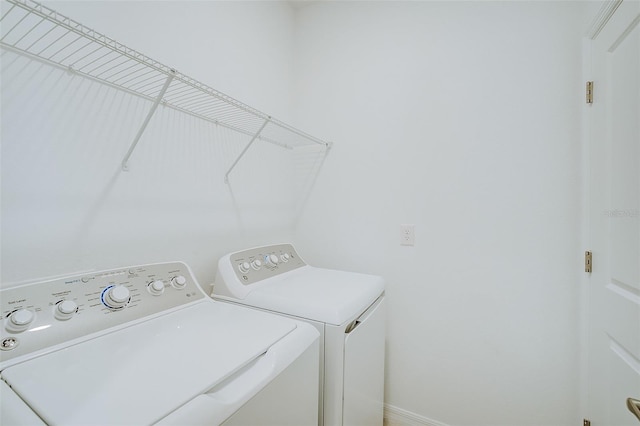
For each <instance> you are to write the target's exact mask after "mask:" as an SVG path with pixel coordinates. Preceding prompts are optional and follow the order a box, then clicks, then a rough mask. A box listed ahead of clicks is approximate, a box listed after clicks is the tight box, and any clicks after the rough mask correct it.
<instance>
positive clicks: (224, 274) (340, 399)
mask: <svg viewBox="0 0 640 426" xmlns="http://www.w3.org/2000/svg"><path fill="white" fill-rule="evenodd" d="M212 296H213V297H214V298H215V299H217V300H224V301H227V302H231V303H237V304H242V305H245V306H251V307H253V308H257V309H260V310H264V311H269V312H275V313H279V314H281V315H284V316H287V317H290V318H295V319H298V320H303V321H306V322H308V323H309V324H312V325H313V326H314V327H316V329H317V330H318V331H319V332H320V374H321V377H320V399H319V416H318V417H319V424H320V425H326V426H328V425H331V426H334V425H335V426H338V425H345V426H375V425H382V420H383V397H384V353H385V311H384V281H383V279H382V278H381V277H378V276H374V275H365V274H359V273H353V272H344V271H336V270H330V269H322V268H315V267H312V266H309V265H307V264H306V263H305V262H304V261H303V260H302V259H301V258H300V256H299V255H298V253H297V252H296V250H295V249H294V247H293V246H292V245H291V244H278V245H272V246H265V247H256V248H252V249H248V250H243V251H239V252H235V253H230V254H227V255H226V256H224V257H222V258H221V259H220V260H219V262H218V272H217V275H216V281H215V283H214V286H213V293H212Z"/></svg>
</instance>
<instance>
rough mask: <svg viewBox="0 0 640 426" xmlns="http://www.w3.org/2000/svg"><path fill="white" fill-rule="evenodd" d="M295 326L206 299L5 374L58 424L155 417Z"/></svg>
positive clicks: (219, 379) (149, 421) (30, 402)
mask: <svg viewBox="0 0 640 426" xmlns="http://www.w3.org/2000/svg"><path fill="white" fill-rule="evenodd" d="M294 329H295V324H294V323H293V322H292V321H289V320H287V319H285V318H282V317H277V316H273V315H268V314H265V313H262V312H259V311H255V310H251V311H250V310H246V309H243V308H240V307H236V306H233V305H228V304H220V303H216V304H215V306H214V305H213V304H211V303H200V304H198V305H196V306H191V307H190V308H187V309H183V310H179V311H176V312H173V313H171V314H168V315H165V316H162V317H160V318H157V319H155V320H153V321H147V322H143V323H140V324H137V325H135V326H132V327H128V328H125V329H123V330H120V331H118V332H117V333H111V334H107V335H104V336H101V337H100V338H97V339H94V340H90V341H87V342H84V343H81V344H78V345H74V346H71V347H69V348H66V349H64V350H60V351H56V352H53V353H50V354H48V355H45V356H42V357H37V358H35V359H32V360H29V361H26V362H23V363H20V364H17V365H14V366H12V367H9V368H7V369H5V370H3V371H2V373H1V374H2V378H3V379H4V380H5V381H6V382H7V383H8V384H9V385H11V387H12V389H13V390H14V391H15V392H16V394H18V395H19V396H20V397H21V398H22V399H23V400H24V401H26V402H27V404H28V405H29V406H31V407H32V408H33V409H34V410H35V411H36V412H37V413H38V415H40V417H42V418H43V419H44V420H45V421H46V422H47V423H50V424H67V425H87V424H152V423H154V422H157V421H158V420H160V419H161V418H162V417H164V416H166V415H167V414H169V413H170V412H171V411H172V410H173V409H175V407H179V406H181V405H183V404H185V403H186V402H188V401H189V400H191V399H192V398H194V397H195V396H197V395H199V394H200V393H202V392H204V391H206V390H207V389H210V388H212V387H214V386H215V385H216V384H218V383H220V382H222V381H223V380H224V379H225V378H226V377H228V376H229V375H231V374H232V373H234V372H235V371H237V370H239V369H240V368H241V367H243V366H244V365H246V364H247V363H249V362H250V361H251V360H253V359H255V358H257V357H258V356H259V355H261V354H262V353H264V352H265V351H266V350H267V349H268V348H269V347H270V346H272V345H273V344H274V343H276V342H277V341H278V340H280V339H282V338H283V337H284V336H286V335H287V334H289V333H290V332H292V331H293V330H294ZM168 387H170V389H168Z"/></svg>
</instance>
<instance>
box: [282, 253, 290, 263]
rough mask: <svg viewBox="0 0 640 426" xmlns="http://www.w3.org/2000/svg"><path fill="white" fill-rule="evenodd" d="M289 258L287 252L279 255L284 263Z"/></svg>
mask: <svg viewBox="0 0 640 426" xmlns="http://www.w3.org/2000/svg"><path fill="white" fill-rule="evenodd" d="M290 259H291V256H290V255H289V253H285V254H283V255H280V260H282V261H283V262H285V263H287V262H288V261H289V260H290Z"/></svg>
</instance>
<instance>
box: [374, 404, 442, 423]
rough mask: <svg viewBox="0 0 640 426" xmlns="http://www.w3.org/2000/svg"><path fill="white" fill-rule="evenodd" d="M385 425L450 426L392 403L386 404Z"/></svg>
mask: <svg viewBox="0 0 640 426" xmlns="http://www.w3.org/2000/svg"><path fill="white" fill-rule="evenodd" d="M384 425H385V426H449V425H447V424H445V423H442V422H439V421H436V420H432V419H429V418H427V417H424V416H420V415H418V414H416V413H412V412H411V411H407V410H403V409H402V408H398V407H395V406H393V405H390V404H384Z"/></svg>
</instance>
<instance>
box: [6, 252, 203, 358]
mask: <svg viewBox="0 0 640 426" xmlns="http://www.w3.org/2000/svg"><path fill="white" fill-rule="evenodd" d="M205 297H206V296H205V294H204V293H203V292H202V290H201V289H200V287H199V286H198V284H197V283H196V281H195V278H194V277H193V274H192V273H191V271H190V269H189V267H188V266H187V265H185V264H184V263H182V262H171V263H160V264H151V265H141V266H133V267H127V268H119V269H113V270H108V271H101V272H96V273H89V274H82V275H76V276H68V277H64V278H56V279H51V280H47V281H43V282H37V283H32V284H26V285H21V286H17V287H11V288H7V289H4V290H0V307H1V309H2V311H1V313H2V329H1V330H0V363H1V364H5V361H7V360H11V359H13V358H16V357H19V356H22V355H26V354H32V353H34V352H38V351H41V350H43V349H47V348H50V347H53V346H56V345H61V344H64V343H67V342H71V341H73V340H75V339H79V338H82V337H84V336H88V335H90V334H93V333H98V332H101V331H104V330H108V329H110V328H112V327H116V326H121V325H124V324H127V323H129V322H131V321H136V320H142V319H144V318H146V317H149V316H153V315H156V314H159V313H162V312H165V311H167V310H171V309H175V308H178V307H180V306H182V305H186V304H189V303H192V302H194V301H196V300H199V299H203V298H205Z"/></svg>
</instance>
